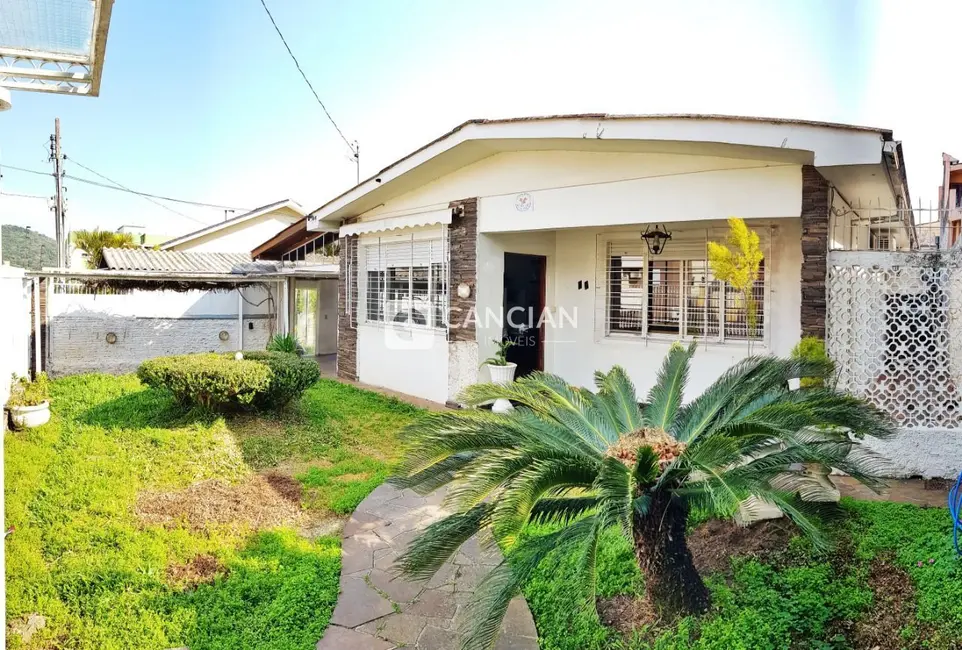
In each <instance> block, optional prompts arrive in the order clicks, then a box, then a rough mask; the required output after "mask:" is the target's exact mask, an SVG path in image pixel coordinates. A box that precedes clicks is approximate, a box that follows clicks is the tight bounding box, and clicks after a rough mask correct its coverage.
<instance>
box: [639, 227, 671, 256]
mask: <svg viewBox="0 0 962 650" xmlns="http://www.w3.org/2000/svg"><path fill="white" fill-rule="evenodd" d="M641 238H642V239H644V240H645V244H647V245H648V252H649V253H651V254H652V255H661V252H662V251H663V250H665V244H667V243H668V240H669V239H671V233H670V232H668V231H667V230H664V226H656V227H655V229H654V230H652V229H651V226H645V232H644V233H642V235H641Z"/></svg>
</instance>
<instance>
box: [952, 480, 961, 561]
mask: <svg viewBox="0 0 962 650" xmlns="http://www.w3.org/2000/svg"><path fill="white" fill-rule="evenodd" d="M949 514H950V515H951V516H952V522H953V526H952V541H953V542H955V551H956V552H957V553H958V554H959V555H960V556H962V542H960V540H959V532H960V531H962V474H959V479H958V480H957V481H956V482H955V486H954V487H953V488H952V489H951V490H949Z"/></svg>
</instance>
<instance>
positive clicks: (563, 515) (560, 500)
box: [528, 497, 599, 525]
mask: <svg viewBox="0 0 962 650" xmlns="http://www.w3.org/2000/svg"><path fill="white" fill-rule="evenodd" d="M598 504H599V499H598V497H555V498H546V499H541V500H540V501H538V502H537V503H536V504H535V505H534V507H533V508H532V509H531V517H530V519H529V520H528V521H530V522H532V523H536V524H546V523H553V524H562V525H567V524H570V523H571V522H573V521H575V520H576V519H578V518H579V517H581V516H582V515H585V514H586V513H588V512H591V511H593V510H595V509H597V507H598Z"/></svg>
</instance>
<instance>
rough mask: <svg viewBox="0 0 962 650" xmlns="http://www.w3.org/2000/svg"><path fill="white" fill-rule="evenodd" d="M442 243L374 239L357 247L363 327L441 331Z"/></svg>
mask: <svg viewBox="0 0 962 650" xmlns="http://www.w3.org/2000/svg"><path fill="white" fill-rule="evenodd" d="M445 245H446V243H445V239H444V237H443V231H442V237H441V238H437V239H420V238H415V237H414V235H410V236H408V237H405V238H403V239H399V238H378V239H376V240H374V241H370V242H367V241H365V243H364V244H363V245H362V249H363V257H364V260H363V262H362V264H363V270H364V272H363V273H362V274H361V276H360V279H361V281H362V283H363V289H362V292H363V298H362V304H363V305H364V307H363V314H364V319H365V321H366V322H367V323H384V324H388V323H390V324H392V325H402V326H404V325H407V326H413V327H427V328H443V327H447V306H448V264H447V255H446V252H445Z"/></svg>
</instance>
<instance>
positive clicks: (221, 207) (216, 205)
mask: <svg viewBox="0 0 962 650" xmlns="http://www.w3.org/2000/svg"><path fill="white" fill-rule="evenodd" d="M64 158H65V159H68V160H70V162H72V163H74V164H75V165H77V166H78V167H82V168H83V169H86V170H87V171H89V172H90V173H92V174H96V175H97V176H99V177H100V178H103V179H105V180H107V181H109V182H111V183H113V185H106V184H104V183H98V182H97V181H93V180H90V179H89V178H81V177H79V176H72V175H70V174H64V178H69V179H70V180H74V181H79V182H81V183H87V184H88V185H95V186H97V187H102V188H104V189H108V190H116V191H118V192H127V193H128V194H136V195H137V196H143V197H149V198H152V199H160V200H162V201H171V202H173V203H184V204H186V205H196V206H198V207H201V208H217V209H218V210H241V211H244V212H247V211H248V208H238V207H235V206H230V205H220V204H219V203H203V202H201V201H190V200H188V199H175V198H174V197H172V196H163V195H162V194H151V193H150V192H140V191H137V190H133V189H130V188H128V187H125V186H123V185H121V184H120V183H117V182H116V181H112V180H110V179H109V178H107V177H106V176H104V175H103V174H101V173H99V172H95V171H94V170H92V169H90V168H89V167H87V166H85V165H83V164H82V163H80V162H77V160H76V159H74V158H70V157H69V156H66V155H64ZM2 169H13V170H14V171H18V172H25V173H28V174H37V175H39V176H53V174H52V173H51V172H41V171H37V170H35V169H26V168H25V167H17V166H15V165H7V164H5V163H4V164H0V170H2ZM189 218H190V217H188V219H189Z"/></svg>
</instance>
